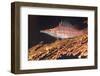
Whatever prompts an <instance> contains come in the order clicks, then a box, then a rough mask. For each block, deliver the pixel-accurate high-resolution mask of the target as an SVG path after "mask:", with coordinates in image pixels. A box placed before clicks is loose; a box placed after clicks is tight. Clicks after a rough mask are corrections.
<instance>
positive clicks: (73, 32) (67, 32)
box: [40, 24, 87, 39]
mask: <svg viewBox="0 0 100 76" xmlns="http://www.w3.org/2000/svg"><path fill="white" fill-rule="evenodd" d="M86 31H87V30H86V29H85V30H84V29H83V30H78V29H76V28H75V27H73V26H71V25H69V26H63V25H61V24H59V25H58V26H57V27H55V28H51V29H46V30H41V31H40V32H41V33H45V34H48V35H50V36H53V37H56V38H61V39H63V38H71V37H74V36H78V35H82V34H84V33H86Z"/></svg>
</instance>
